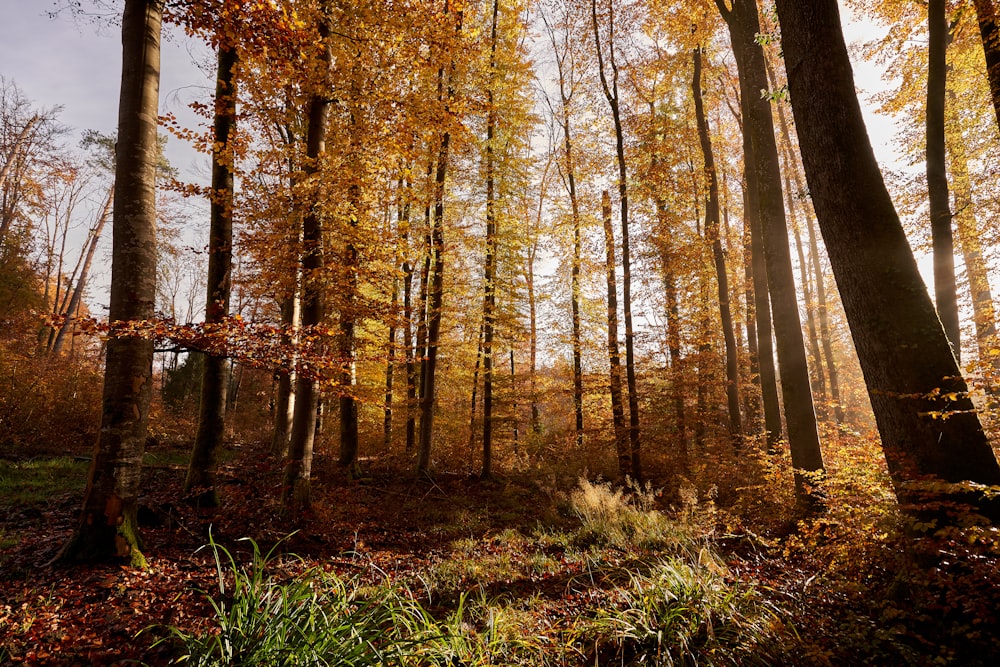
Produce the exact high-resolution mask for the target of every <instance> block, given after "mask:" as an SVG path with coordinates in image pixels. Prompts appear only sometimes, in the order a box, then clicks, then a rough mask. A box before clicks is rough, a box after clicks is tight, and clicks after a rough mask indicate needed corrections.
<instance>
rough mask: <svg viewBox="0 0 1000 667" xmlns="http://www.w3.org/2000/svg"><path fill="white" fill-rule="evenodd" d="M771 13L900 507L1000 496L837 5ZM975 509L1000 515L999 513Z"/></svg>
mask: <svg viewBox="0 0 1000 667" xmlns="http://www.w3.org/2000/svg"><path fill="white" fill-rule="evenodd" d="M777 9H778V17H779V19H780V21H781V30H782V47H783V49H784V53H785V60H786V63H787V71H788V86H789V91H790V94H791V99H792V111H793V113H794V116H795V125H796V127H797V128H798V132H799V141H800V146H801V150H802V158H803V164H804V166H805V171H806V177H807V179H808V182H809V191H810V193H811V194H812V197H813V204H814V206H815V208H816V216H817V218H818V220H819V225H820V230H821V231H822V233H823V240H824V241H825V242H826V247H827V252H828V253H829V256H830V264H831V266H832V267H833V273H834V276H835V277H836V279H837V285H838V287H839V288H840V293H841V297H842V301H843V304H844V311H845V313H846V314H847V319H848V323H849V324H850V327H851V333H852V335H853V337H854V342H855V347H856V349H857V351H858V358H859V360H860V362H861V369H862V371H863V372H864V375H865V381H866V383H867V385H868V394H869V397H870V398H871V402H872V407H873V409H874V412H875V419H876V422H877V424H878V427H879V433H880V434H881V436H882V447H883V450H884V451H885V454H886V459H887V461H888V465H889V473H890V475H891V477H892V480H893V484H894V486H895V489H896V493H897V496H898V497H899V498H900V500H901V501H902V502H904V503H910V502H917V503H919V502H921V501H924V500H927V499H929V498H930V499H940V497H941V496H942V495H945V496H947V492H945V491H942V490H938V491H935V490H934V489H927V488H924V489H921V488H920V487H919V485H917V486H914V485H913V483H914V482H916V481H918V480H922V479H926V478H928V477H930V478H939V479H941V480H944V481H947V482H961V481H966V480H971V481H973V482H977V483H981V484H1000V465H998V464H997V460H996V457H995V456H994V453H993V450H992V448H991V447H990V444H989V442H988V440H987V438H986V435H985V433H984V432H983V429H982V426H981V425H980V423H979V418H978V415H977V414H976V411H975V407H974V406H973V404H972V401H971V400H970V399H969V398H968V395H967V386H966V384H965V381H964V380H963V379H962V377H961V371H960V369H959V368H958V364H957V362H956V360H955V356H954V354H952V351H951V346H950V344H949V342H948V339H947V336H946V335H945V332H944V329H943V327H942V326H941V322H940V320H939V319H938V317H937V312H936V310H935V308H934V304H933V303H932V302H931V299H930V297H929V295H928V294H927V290H926V288H925V287H924V285H923V281H922V280H921V278H920V272H919V270H918V268H917V263H916V261H915V260H914V258H913V253H912V251H911V250H910V246H909V244H908V242H907V240H906V235H905V233H904V232H903V228H902V225H901V224H900V222H899V216H898V215H897V213H896V211H895V209H894V207H893V204H892V200H891V199H890V197H889V193H888V191H887V190H886V188H885V184H884V181H883V180H882V175H881V173H880V172H879V168H878V164H877V162H876V160H875V155H874V152H873V150H872V147H871V143H870V142H869V141H868V138H867V132H866V130H865V125H864V119H863V117H862V114H861V107H860V104H859V103H858V99H857V95H856V93H855V87H854V79H853V73H852V70H851V64H850V59H849V57H848V54H847V46H846V44H845V42H844V36H843V31H842V28H841V24H840V14H839V9H838V6H837V2H836V1H835V0H816V1H814V2H812V3H809V4H808V5H806V4H804V3H800V2H798V1H797V0H778V2H777ZM945 415H947V418H946V419H942V418H941V417H942V416H945ZM969 495H972V494H969ZM981 506H983V507H984V508H985V509H986V510H987V511H988V512H989V513H990V514H991V515H992V516H993V517H994V518H996V517H997V516H998V515H1000V512H997V508H996V507H995V501H994V503H993V506H991V504H990V503H989V502H988V501H982V502H981Z"/></svg>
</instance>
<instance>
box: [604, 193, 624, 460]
mask: <svg viewBox="0 0 1000 667" xmlns="http://www.w3.org/2000/svg"><path fill="white" fill-rule="evenodd" d="M601 220H602V221H603V222H604V250H605V254H606V255H607V260H606V262H605V264H604V274H605V277H606V279H607V284H608V359H609V361H610V363H611V376H610V379H611V419H612V422H613V424H614V431H615V454H616V455H617V457H618V474H619V475H620V476H621V477H622V478H623V479H624V478H625V477H627V476H629V475H631V474H632V454H631V452H630V451H629V446H628V432H627V431H626V430H625V404H624V401H623V400H622V369H621V353H620V352H619V350H618V284H617V282H618V281H617V279H616V277H615V272H616V269H617V264H616V263H615V236H614V231H613V230H612V228H611V195H609V194H608V191H607V190H605V191H604V192H602V193H601Z"/></svg>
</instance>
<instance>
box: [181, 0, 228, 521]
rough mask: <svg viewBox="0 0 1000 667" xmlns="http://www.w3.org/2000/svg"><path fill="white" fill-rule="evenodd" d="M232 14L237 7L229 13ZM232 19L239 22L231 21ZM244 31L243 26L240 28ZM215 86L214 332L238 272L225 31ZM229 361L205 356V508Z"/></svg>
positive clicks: (200, 474)
mask: <svg viewBox="0 0 1000 667" xmlns="http://www.w3.org/2000/svg"><path fill="white" fill-rule="evenodd" d="M229 9H230V11H231V8H229ZM229 18H233V17H232V16H230V17H229ZM234 29H235V30H238V26H234ZM220 32H222V33H223V34H222V37H221V39H220V40H219V43H218V70H217V74H216V82H215V123H214V127H213V137H212V194H211V201H210V205H209V232H208V235H209V236H208V289H207V293H206V296H205V329H206V331H207V332H209V333H212V332H213V331H214V330H215V329H216V328H217V327H219V326H220V325H221V324H222V323H223V322H224V321H225V319H226V318H227V317H228V316H229V302H230V296H231V294H232V271H233V206H234V179H233V172H234V169H235V167H234V159H235V157H234V153H233V144H232V143H231V141H230V139H231V137H232V135H233V132H234V130H235V125H236V98H237V90H236V66H237V63H238V62H239V55H238V53H239V52H238V51H237V47H236V44H234V43H232V41H231V39H230V38H227V37H226V36H225V35H226V30H221V31H220ZM229 371H230V366H229V358H228V357H227V356H226V355H225V353H224V352H222V353H210V354H207V355H206V356H205V362H204V366H203V370H202V376H201V400H200V402H199V411H198V431H197V435H196V436H195V441H194V449H193V450H192V452H191V462H190V464H189V465H188V472H187V478H186V479H185V480H184V493H185V494H191V498H192V500H193V502H195V503H196V504H197V505H199V506H202V507H217V506H218V505H219V495H218V493H217V492H216V489H215V481H216V473H217V471H218V467H219V450H220V449H221V448H222V440H223V437H224V435H225V425H226V394H227V389H228V386H229Z"/></svg>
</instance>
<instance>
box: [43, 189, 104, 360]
mask: <svg viewBox="0 0 1000 667" xmlns="http://www.w3.org/2000/svg"><path fill="white" fill-rule="evenodd" d="M114 197H115V186H114V184H112V185H111V189H110V190H108V197H107V199H105V200H104V208H103V209H102V210H101V214H100V217H98V218H97V225H96V226H95V227H94V231H93V233H92V234H91V237H90V243H89V244H88V245H87V256H86V258H85V259H84V260H83V266H82V267H81V268H80V275H79V276H77V279H76V286H75V287H74V288H73V296H72V297H70V300H69V304H67V306H66V309H65V315H66V319H65V320H63V323H62V326H61V327H59V333H58V334H56V339H55V341H54V342H53V343H52V350H51V354H52V356H58V355H59V351H60V350H61V349H62V345H63V340H65V338H66V334H67V333H69V331H70V329H72V328H73V318H74V317H76V313H77V311H78V310H79V309H80V303H81V302H82V301H83V292H84V290H85V289H86V288H87V277H88V276H89V275H90V266H91V264H93V262H94V255H95V254H96V252H97V244H98V243H99V242H100V240H101V233H102V232H103V231H104V225H105V224H106V223H107V221H108V218H110V217H111V206H112V204H113V203H114Z"/></svg>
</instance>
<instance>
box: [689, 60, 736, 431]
mask: <svg viewBox="0 0 1000 667" xmlns="http://www.w3.org/2000/svg"><path fill="white" fill-rule="evenodd" d="M701 67H702V65H701V48H700V47H699V48H696V49H695V50H694V76H693V78H692V80H691V90H692V95H693V96H694V113H695V118H696V119H697V125H698V139H699V141H700V142H701V152H702V155H703V157H704V164H705V181H706V182H707V183H708V206H707V208H706V209H705V240H707V241H708V242H709V243H710V244H711V246H712V258H713V259H714V261H715V277H716V280H717V284H718V298H719V317H720V321H721V323H722V333H723V337H724V339H725V342H726V399H727V403H728V406H729V435H730V437H731V438H732V442H733V446H734V447H736V448H739V446H740V444H741V443H740V439H741V438H742V436H743V423H742V417H741V415H740V366H739V357H738V354H737V349H736V336H735V334H734V332H733V315H732V312H731V310H730V307H729V277H728V274H727V273H726V257H725V254H724V253H723V250H722V238H721V234H720V233H719V183H718V177H717V174H716V171H715V157H714V156H713V154H712V138H711V135H710V133H709V127H708V119H706V118H705V104H704V100H703V99H702V94H701Z"/></svg>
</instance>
